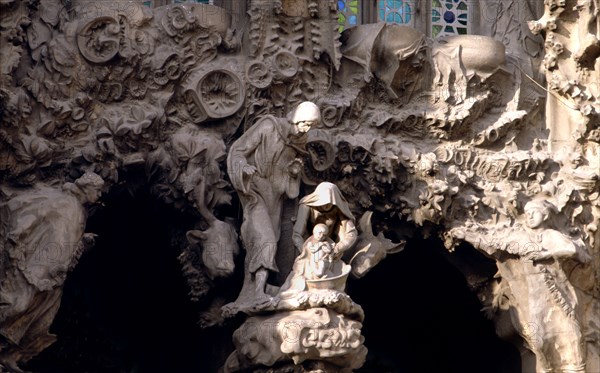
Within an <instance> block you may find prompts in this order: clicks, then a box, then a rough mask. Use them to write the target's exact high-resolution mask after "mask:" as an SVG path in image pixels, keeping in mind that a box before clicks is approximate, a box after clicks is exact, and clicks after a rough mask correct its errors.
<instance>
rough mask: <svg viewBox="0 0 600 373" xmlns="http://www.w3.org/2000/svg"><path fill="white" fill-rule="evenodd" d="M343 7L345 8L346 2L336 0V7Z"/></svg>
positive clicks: (341, 8) (342, 8) (340, 8)
mask: <svg viewBox="0 0 600 373" xmlns="http://www.w3.org/2000/svg"><path fill="white" fill-rule="evenodd" d="M345 8H346V3H345V2H344V0H338V9H339V10H344V9H345Z"/></svg>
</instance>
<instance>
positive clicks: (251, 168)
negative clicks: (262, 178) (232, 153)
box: [242, 164, 256, 176]
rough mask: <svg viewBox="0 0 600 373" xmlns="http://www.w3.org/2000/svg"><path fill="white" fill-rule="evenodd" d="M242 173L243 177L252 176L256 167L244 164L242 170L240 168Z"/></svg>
mask: <svg viewBox="0 0 600 373" xmlns="http://www.w3.org/2000/svg"><path fill="white" fill-rule="evenodd" d="M242 172H243V173H244V175H248V176H252V175H254V174H255V173H256V167H254V166H252V165H249V164H245V165H244V168H242Z"/></svg>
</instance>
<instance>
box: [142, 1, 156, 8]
mask: <svg viewBox="0 0 600 373" xmlns="http://www.w3.org/2000/svg"><path fill="white" fill-rule="evenodd" d="M142 5H143V6H147V7H148V8H154V1H153V0H147V1H142Z"/></svg>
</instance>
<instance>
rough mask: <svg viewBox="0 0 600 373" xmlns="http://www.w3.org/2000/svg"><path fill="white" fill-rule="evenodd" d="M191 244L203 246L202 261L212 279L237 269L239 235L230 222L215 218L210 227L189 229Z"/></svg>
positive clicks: (229, 273)
mask: <svg viewBox="0 0 600 373" xmlns="http://www.w3.org/2000/svg"><path fill="white" fill-rule="evenodd" d="M186 236H187V240H188V242H189V243H190V245H198V246H199V247H201V248H202V262H203V263H204V266H205V267H206V269H207V272H208V276H209V277H210V278H211V279H215V278H217V277H227V276H229V275H231V274H232V273H233V270H234V269H235V264H234V258H235V256H236V255H237V254H238V253H239V251H240V249H239V246H238V236H237V233H236V231H235V229H234V228H233V226H231V225H230V224H229V223H226V222H224V221H221V220H218V219H215V220H213V221H211V222H210V226H209V228H208V229H206V230H204V231H201V230H191V231H188V232H187V234H186Z"/></svg>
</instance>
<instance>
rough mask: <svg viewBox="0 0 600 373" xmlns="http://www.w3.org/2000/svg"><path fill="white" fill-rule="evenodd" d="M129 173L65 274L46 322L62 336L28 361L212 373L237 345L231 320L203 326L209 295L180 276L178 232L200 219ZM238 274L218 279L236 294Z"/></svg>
mask: <svg viewBox="0 0 600 373" xmlns="http://www.w3.org/2000/svg"><path fill="white" fill-rule="evenodd" d="M137 176H140V175H139V173H138V175H137ZM126 180H127V181H126V182H125V183H124V185H126V187H115V188H113V190H111V192H109V193H108V194H107V195H105V196H104V197H103V198H102V200H101V202H102V204H103V205H104V206H102V207H100V206H98V207H96V208H95V211H94V212H93V214H92V215H91V216H90V217H89V218H88V221H87V229H88V230H89V231H93V232H94V233H95V234H97V235H98V237H97V238H96V242H95V245H94V247H93V248H91V249H89V250H88V251H87V252H85V253H84V254H83V255H82V257H81V259H80V261H79V263H78V264H77V266H76V267H75V268H74V269H73V271H72V272H71V273H70V274H69V275H68V277H67V280H66V282H65V286H64V290H63V297H62V300H61V308H60V310H59V312H58V314H57V315H56V318H55V319H54V322H53V324H52V326H51V328H50V332H51V333H54V334H56V335H58V340H57V342H56V343H55V344H53V345H52V346H51V347H50V348H48V349H47V350H45V351H44V352H43V353H41V354H40V355H39V356H37V357H36V358H34V359H33V360H32V361H31V362H30V363H29V364H27V368H28V369H31V370H32V371H34V372H39V373H54V372H61V373H79V372H83V371H86V372H90V373H92V372H98V373H108V372H115V373H116V372H124V371H127V372H134V371H135V372H140V373H143V372H147V373H154V372H156V373H158V372H165V371H173V372H181V373H185V372H199V371H201V372H213V371H214V372H216V371H217V370H218V368H219V367H220V366H221V365H222V364H223V362H224V361H225V358H226V357H227V355H226V354H227V353H228V351H230V350H233V345H232V343H231V338H230V335H231V333H232V332H233V329H232V326H233V325H224V326H221V327H220V328H201V327H200V326H199V325H198V321H199V315H200V314H201V313H202V312H204V311H206V309H207V308H208V307H209V306H210V302H206V300H205V301H204V302H192V301H191V300H190V295H189V292H190V287H189V285H188V283H187V279H186V278H185V277H184V276H183V273H182V263H181V262H180V260H179V258H178V257H179V256H180V254H181V251H182V249H181V247H182V246H181V244H180V243H179V242H177V239H178V235H177V233H176V232H178V231H179V230H181V229H184V227H186V226H189V227H192V226H194V224H195V219H196V217H194V216H190V215H186V214H184V213H182V212H181V211H179V210H176V209H174V208H173V207H172V206H169V205H166V204H165V203H164V202H163V201H160V200H159V199H157V198H156V196H154V195H153V194H152V193H151V191H150V188H149V187H148V186H147V185H143V180H140V179H139V178H137V179H136V178H133V177H129V178H127V179H126ZM129 184H138V187H135V191H133V190H132V189H131V188H130V187H127V185H129ZM182 236H184V235H182ZM236 280H239V276H233V277H232V278H230V279H227V280H225V281H222V282H217V283H216V284H213V285H214V286H215V287H216V288H217V289H220V290H219V296H224V297H226V296H229V297H233V296H234V295H235V293H234V292H235V289H236ZM232 289H233V290H232Z"/></svg>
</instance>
